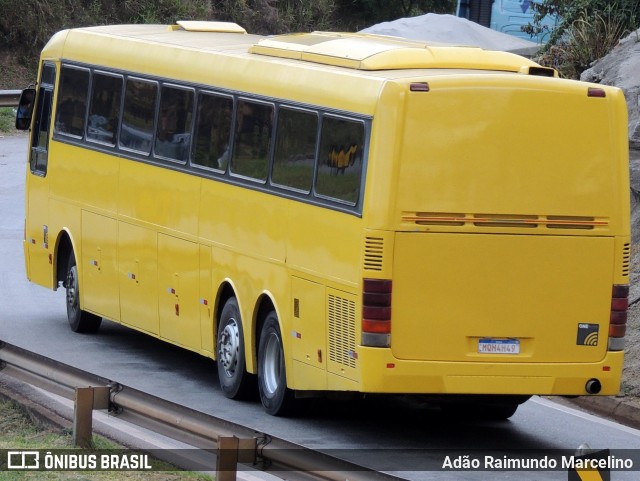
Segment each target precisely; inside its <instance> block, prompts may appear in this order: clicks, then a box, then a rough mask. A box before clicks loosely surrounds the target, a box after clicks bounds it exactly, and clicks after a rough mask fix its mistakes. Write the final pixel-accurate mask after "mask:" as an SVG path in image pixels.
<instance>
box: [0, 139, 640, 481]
mask: <svg viewBox="0 0 640 481" xmlns="http://www.w3.org/2000/svg"><path fill="white" fill-rule="evenodd" d="M26 150H27V139H26V137H25V136H17V137H5V138H0V205H2V211H1V213H0V340H4V341H6V342H9V343H12V344H15V345H17V346H20V347H23V348H25V349H29V350H32V351H35V352H38V353H40V354H42V355H45V356H48V357H51V358H53V359H56V360H58V361H61V362H64V363H67V364H71V365H74V366H78V367H80V368H82V369H84V370H87V371H89V372H92V373H95V374H97V375H100V376H104V377H106V378H110V379H113V380H115V381H118V382H120V383H122V384H125V385H128V386H132V387H135V388H137V389H140V390H143V391H146V392H149V393H151V394H154V395H156V396H160V397H163V398H166V399H169V400H171V401H173V402H177V403H179V404H182V405H185V406H188V407H191V408H194V409H197V410H200V411H203V412H206V413H209V414H212V415H215V416H219V417H222V418H226V419H229V420H231V421H234V422H238V423H242V424H245V425H248V426H251V427H253V428H254V429H256V430H257V431H261V432H267V433H270V434H272V435H274V436H278V437H281V438H285V439H288V440H290V441H293V442H298V443H301V444H304V445H306V446H309V447H313V448H323V449H353V448H362V449H378V448H383V449H384V448H394V449H398V450H401V451H404V452H402V453H400V452H394V456H396V455H397V456H400V458H399V459H401V461H400V462H401V463H402V465H401V466H402V468H403V471H407V472H406V473H405V474H406V476H407V477H409V478H411V479H416V480H427V479H428V480H431V479H434V480H449V479H456V480H486V479H492V480H516V479H517V480H518V481H522V480H536V481H539V480H562V481H564V480H566V479H567V478H566V476H567V475H566V473H564V472H539V473H504V472H503V473H491V474H490V475H489V474H488V473H486V472H485V473H482V472H480V473H478V472H476V473H468V472H465V473H462V474H461V473H458V474H453V473H451V472H428V473H427V472H411V471H412V469H411V468H412V466H414V467H415V466H417V464H416V463H418V462H419V461H421V460H422V458H424V457H425V456H427V457H429V456H431V457H432V458H433V459H440V458H441V454H442V453H441V452H438V451H430V452H428V453H426V454H425V453H423V452H420V454H419V456H420V458H421V459H420V460H416V459H415V458H416V457H417V456H418V453H416V452H412V451H407V450H409V449H430V450H438V449H445V450H446V449H456V450H462V451H465V450H473V449H483V448H484V449H496V450H505V449H545V450H546V449H575V448H576V447H577V446H579V445H580V444H582V443H585V442H586V443H588V444H590V445H591V446H592V447H596V448H612V449H614V448H615V449H622V448H634V449H640V431H637V430H633V429H630V428H627V427H624V426H620V425H618V424H614V423H611V422H609V421H605V420H602V419H599V418H596V417H593V416H590V415H587V414H583V413H580V412H578V411H575V410H571V409H568V408H565V407H562V406H560V405H557V404H555V403H552V402H550V401H547V400H544V399H539V398H534V399H532V400H531V401H529V402H527V403H526V404H525V405H523V406H521V408H520V409H519V410H518V412H517V413H516V414H515V415H514V416H513V417H512V418H511V420H509V421H506V422H499V423H489V422H484V423H482V422H476V423H468V422H455V420H443V419H442V418H441V416H440V414H439V412H438V411H436V410H433V409H430V408H428V407H425V406H424V405H421V404H420V403H417V402H407V401H406V400H403V399H390V400H389V399H372V400H367V401H360V402H348V403H347V402H344V403H338V402H324V403H319V404H317V405H315V406H313V407H312V408H311V409H310V411H309V412H308V413H307V415H306V416H305V417H302V418H296V419H280V418H274V417H270V416H267V415H265V414H264V413H263V412H262V408H261V406H260V404H259V402H258V401H257V400H256V401H253V402H233V401H230V400H227V399H226V398H224V397H223V396H222V395H221V394H220V391H219V388H218V385H217V374H216V369H215V364H214V363H213V361H210V360H207V359H204V358H201V357H199V356H197V355H194V354H191V353H189V352H186V351H183V350H180V349H178V348H175V347H172V346H170V345H168V344H165V343H163V342H161V341H157V340H155V339H152V338H149V337H147V336H144V335H142V334H139V333H137V332H135V331H132V330H130V329H127V328H124V327H122V326H119V325H117V324H115V323H112V322H104V323H103V327H102V328H101V330H100V332H99V333H98V334H97V335H80V334H73V333H72V332H71V331H70V330H69V328H68V326H67V321H66V313H65V309H64V293H63V292H62V290H60V291H58V292H51V291H48V290H46V289H44V288H41V287H39V286H35V285H31V284H29V282H28V281H27V280H26V278H25V273H24V265H23V259H22V237H23V223H24V207H23V199H24V172H25V168H26ZM469 452H470V451H469ZM350 455H351V456H352V457H356V458H362V457H366V455H367V452H366V451H350ZM374 458H375V459H374V460H377V461H380V459H385V457H384V456H381V455H380V454H378V455H377V456H375V457H374ZM369 459H371V456H370V457H369ZM638 464H639V465H640V462H638ZM639 469H640V466H639ZM638 476H639V474H638V472H635V473H614V477H613V478H612V479H613V480H614V481H625V480H629V481H631V480H637V479H638Z"/></svg>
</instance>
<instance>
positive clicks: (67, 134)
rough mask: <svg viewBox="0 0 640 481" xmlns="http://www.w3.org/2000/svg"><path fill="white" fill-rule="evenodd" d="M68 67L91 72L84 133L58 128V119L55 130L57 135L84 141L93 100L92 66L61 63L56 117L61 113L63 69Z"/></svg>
mask: <svg viewBox="0 0 640 481" xmlns="http://www.w3.org/2000/svg"><path fill="white" fill-rule="evenodd" d="M66 68H69V69H72V70H80V71H86V72H88V74H89V85H88V86H87V99H86V105H85V107H84V126H83V129H82V135H75V134H71V133H69V132H63V131H62V130H59V129H58V128H57V121H54V126H53V127H54V128H53V131H54V133H55V134H56V135H62V136H64V137H68V138H70V139H75V140H78V141H83V140H85V139H86V138H87V119H88V116H89V102H90V101H91V86H92V81H93V72H92V70H91V69H90V68H88V67H81V66H77V65H74V64H62V63H61V64H60V77H59V79H58V86H59V88H58V93H57V95H56V119H57V117H58V115H59V114H60V112H59V111H58V110H59V107H60V96H61V93H62V89H61V88H60V87H62V85H61V82H60V79H61V78H62V71H63V70H64V69H66Z"/></svg>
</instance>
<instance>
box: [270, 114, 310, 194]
mask: <svg viewBox="0 0 640 481" xmlns="http://www.w3.org/2000/svg"><path fill="white" fill-rule="evenodd" d="M317 137H318V115H317V114H316V113H315V112H307V111H303V110H294V109H288V108H284V107H282V108H280V110H279V111H278V124H277V130H276V148H275V154H274V158H273V170H272V172H271V182H272V183H273V184H275V185H278V186H281V187H286V188H291V189H293V190H297V191H300V192H304V193H305V194H308V193H309V192H310V191H311V184H312V183H313V168H314V166H315V159H316V143H317Z"/></svg>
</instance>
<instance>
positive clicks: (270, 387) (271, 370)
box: [263, 332, 282, 397]
mask: <svg viewBox="0 0 640 481" xmlns="http://www.w3.org/2000/svg"><path fill="white" fill-rule="evenodd" d="M263 363H264V371H263V374H264V376H263V379H264V388H265V391H266V393H267V394H268V395H269V397H271V396H273V394H275V392H276V391H277V390H278V387H279V386H280V382H281V379H280V373H281V372H282V370H281V368H282V351H281V348H280V338H279V337H278V335H277V334H276V333H275V332H272V333H270V334H269V338H268V339H267V345H266V346H265V349H264V360H263Z"/></svg>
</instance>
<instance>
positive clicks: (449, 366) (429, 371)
mask: <svg viewBox="0 0 640 481" xmlns="http://www.w3.org/2000/svg"><path fill="white" fill-rule="evenodd" d="M358 358H359V359H358V360H359V363H360V369H361V371H360V372H361V390H362V391H363V392H376V393H403V394H414V393H415V394H418V393H420V394H522V395H535V394H538V395H576V396H581V395H587V394H588V393H587V391H586V389H585V386H586V383H587V382H588V381H589V380H590V379H598V380H599V381H600V383H601V384H602V390H601V392H600V393H599V394H601V395H616V394H618V392H619V390H620V378H621V374H622V364H623V360H624V352H622V351H620V352H611V351H608V352H607V353H606V356H605V358H604V359H603V360H602V361H600V362H596V363H524V362H517V363H516V362H511V363H497V362H440V361H406V360H400V359H396V358H395V357H393V355H392V353H391V350H390V349H380V348H367V347H360V349H359V355H358Z"/></svg>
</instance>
